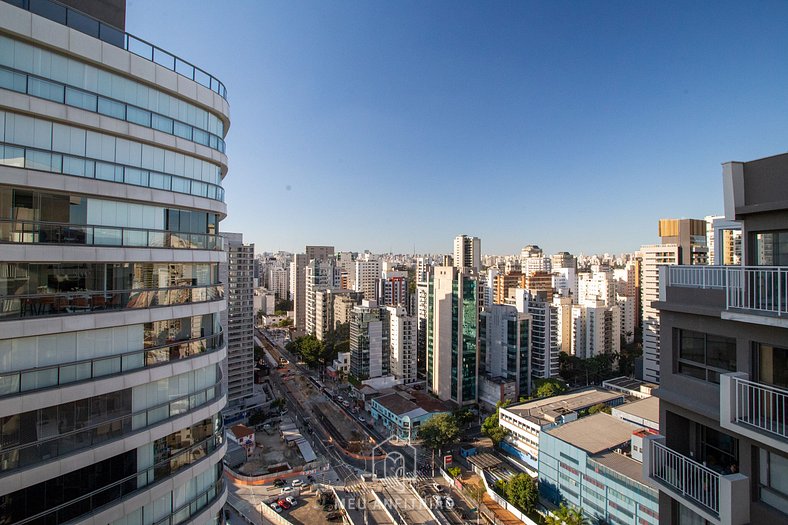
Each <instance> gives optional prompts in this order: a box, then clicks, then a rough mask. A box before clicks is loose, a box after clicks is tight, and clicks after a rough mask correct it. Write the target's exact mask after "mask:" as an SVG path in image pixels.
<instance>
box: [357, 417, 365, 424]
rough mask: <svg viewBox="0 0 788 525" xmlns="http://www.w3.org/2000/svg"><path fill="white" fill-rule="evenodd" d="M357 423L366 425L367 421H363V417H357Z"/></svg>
mask: <svg viewBox="0 0 788 525" xmlns="http://www.w3.org/2000/svg"><path fill="white" fill-rule="evenodd" d="M358 422H359V423H366V422H367V420H366V419H364V417H363V416H359V418H358Z"/></svg>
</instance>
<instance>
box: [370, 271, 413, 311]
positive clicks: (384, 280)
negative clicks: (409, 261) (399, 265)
mask: <svg viewBox="0 0 788 525" xmlns="http://www.w3.org/2000/svg"><path fill="white" fill-rule="evenodd" d="M377 288H378V289H377V294H376V295H377V300H378V303H380V304H381V305H383V306H397V305H402V306H406V305H407V304H408V272H404V271H400V270H389V271H387V272H382V273H381V278H380V279H378V283H377Z"/></svg>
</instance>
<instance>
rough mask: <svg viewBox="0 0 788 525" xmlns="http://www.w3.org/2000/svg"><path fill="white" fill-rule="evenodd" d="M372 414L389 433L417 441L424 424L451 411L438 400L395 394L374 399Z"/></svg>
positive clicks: (371, 408) (405, 393) (403, 393)
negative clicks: (437, 415) (438, 415)
mask: <svg viewBox="0 0 788 525" xmlns="http://www.w3.org/2000/svg"><path fill="white" fill-rule="evenodd" d="M424 397H426V396H424ZM370 412H371V413H372V418H373V419H375V420H380V421H382V422H383V425H384V426H385V427H386V428H387V429H388V430H389V432H391V433H392V434H396V435H397V437H399V438H400V439H411V438H413V439H415V438H416V436H417V434H418V431H419V427H420V426H421V424H422V423H424V422H426V421H427V420H429V419H430V418H431V417H432V416H434V415H436V414H441V413H448V412H449V410H448V408H447V407H444V406H443V404H442V403H440V402H439V401H437V400H426V399H421V398H416V397H414V395H412V394H409V393H407V392H393V393H391V394H386V395H383V396H380V397H376V398H374V399H372V401H370Z"/></svg>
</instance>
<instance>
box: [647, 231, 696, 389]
mask: <svg viewBox="0 0 788 525" xmlns="http://www.w3.org/2000/svg"><path fill="white" fill-rule="evenodd" d="M659 235H660V237H661V238H662V244H654V245H647V246H642V247H641V248H640V252H641V255H642V263H641V272H642V273H641V292H640V293H641V304H642V309H643V323H642V326H643V379H644V380H646V381H650V382H652V383H659V369H660V366H659V356H660V329H659V310H657V309H656V308H655V307H654V306H653V305H652V303H653V302H654V301H659V299H660V284H659V276H660V272H659V267H660V266H664V265H675V264H706V263H707V262H708V248H707V247H706V221H703V220H699V219H660V221H659Z"/></svg>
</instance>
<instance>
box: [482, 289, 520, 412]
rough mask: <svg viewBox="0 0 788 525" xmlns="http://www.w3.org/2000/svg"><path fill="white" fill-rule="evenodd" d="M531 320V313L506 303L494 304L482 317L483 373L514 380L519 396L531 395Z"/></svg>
mask: <svg viewBox="0 0 788 525" xmlns="http://www.w3.org/2000/svg"><path fill="white" fill-rule="evenodd" d="M530 323H531V316H530V315H528V314H525V313H521V312H518V311H517V308H515V307H514V306H512V305H504V304H493V305H490V306H489V307H487V308H485V309H484V310H483V311H482V313H481V316H480V318H479V371H480V375H484V376H486V377H490V378H501V379H504V380H508V381H513V382H514V384H515V387H514V394H515V396H514V398H515V399H519V398H520V396H526V397H527V396H530V395H531V354H530V349H531V329H530ZM496 401H497V400H496Z"/></svg>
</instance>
